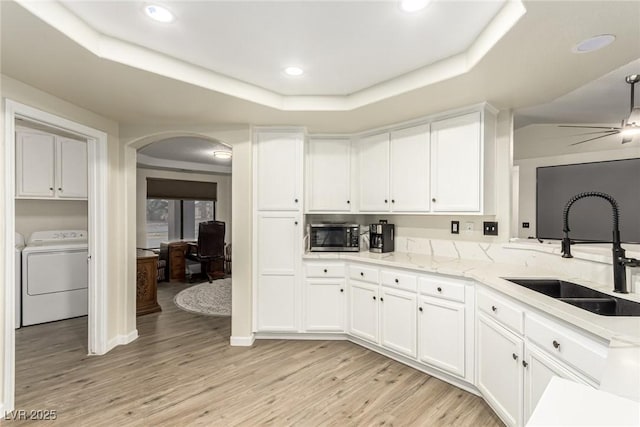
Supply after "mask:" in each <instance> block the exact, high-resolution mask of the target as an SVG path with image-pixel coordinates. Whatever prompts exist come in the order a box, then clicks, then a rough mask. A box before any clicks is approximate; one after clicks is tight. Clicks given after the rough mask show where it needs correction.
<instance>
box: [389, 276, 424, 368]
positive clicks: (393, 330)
mask: <svg viewBox="0 0 640 427" xmlns="http://www.w3.org/2000/svg"><path fill="white" fill-rule="evenodd" d="M380 320H381V329H382V331H381V334H380V343H381V344H382V345H383V346H384V347H387V348H389V349H391V350H395V351H397V352H398V353H401V354H404V355H405V356H409V357H412V358H415V357H416V356H417V345H416V340H417V333H416V326H417V320H416V294H415V293H410V292H405V291H400V290H397V289H388V288H385V287H384V286H383V287H382V289H381V291H380Z"/></svg>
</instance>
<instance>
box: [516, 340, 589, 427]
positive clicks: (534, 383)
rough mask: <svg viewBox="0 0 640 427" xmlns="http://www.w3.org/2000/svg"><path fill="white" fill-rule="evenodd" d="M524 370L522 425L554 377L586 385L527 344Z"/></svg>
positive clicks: (582, 380) (576, 376)
mask: <svg viewBox="0 0 640 427" xmlns="http://www.w3.org/2000/svg"><path fill="white" fill-rule="evenodd" d="M525 356H526V357H525V363H524V364H523V365H524V366H525V370H524V423H526V422H527V421H528V420H529V418H530V417H531V414H532V413H533V410H534V409H535V408H536V405H537V404H538V401H539V400H540V398H541V397H542V393H544V390H545V389H546V388H547V385H549V382H550V381H551V378H553V377H554V376H556V377H560V378H566V379H570V380H572V381H575V382H578V383H581V384H588V383H587V382H586V381H585V380H584V379H582V378H580V377H579V376H578V375H576V374H574V373H572V372H571V371H569V370H568V369H566V368H564V367H562V366H561V365H560V364H559V363H558V362H556V361H554V360H553V359H552V358H551V357H549V356H547V355H546V354H544V353H543V352H542V351H540V350H538V349H537V348H536V347H535V346H534V345H531V344H527V350H526V352H525Z"/></svg>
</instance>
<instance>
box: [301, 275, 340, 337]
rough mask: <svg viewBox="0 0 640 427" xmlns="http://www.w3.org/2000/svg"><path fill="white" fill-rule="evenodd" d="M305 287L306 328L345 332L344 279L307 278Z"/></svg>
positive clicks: (308, 329) (309, 329)
mask: <svg viewBox="0 0 640 427" xmlns="http://www.w3.org/2000/svg"><path fill="white" fill-rule="evenodd" d="M305 289H306V295H305V301H306V302H305V311H304V318H305V319H304V329H305V330H307V331H324V332H344V330H345V328H344V319H345V311H346V305H345V302H346V298H345V297H346V292H345V286H344V279H307V280H306V283H305Z"/></svg>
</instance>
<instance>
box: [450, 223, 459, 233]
mask: <svg viewBox="0 0 640 427" xmlns="http://www.w3.org/2000/svg"><path fill="white" fill-rule="evenodd" d="M451 234H460V221H451Z"/></svg>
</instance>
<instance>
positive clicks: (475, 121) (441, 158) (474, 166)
mask: <svg viewBox="0 0 640 427" xmlns="http://www.w3.org/2000/svg"><path fill="white" fill-rule="evenodd" d="M481 165H482V139H481V135H480V113H479V112H476V113H471V114H466V115H464V116H460V117H454V118H451V119H446V120H441V121H437V122H434V123H433V124H432V125H431V197H432V200H431V201H432V204H431V209H432V210H433V211H435V212H480V196H481V186H482V179H481V173H482V167H481Z"/></svg>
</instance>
